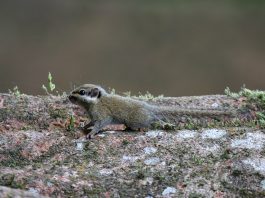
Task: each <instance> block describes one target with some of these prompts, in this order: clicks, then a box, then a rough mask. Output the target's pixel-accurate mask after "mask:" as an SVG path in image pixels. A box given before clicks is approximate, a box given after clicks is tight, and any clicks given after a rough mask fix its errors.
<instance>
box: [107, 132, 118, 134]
mask: <svg viewBox="0 0 265 198" xmlns="http://www.w3.org/2000/svg"><path fill="white" fill-rule="evenodd" d="M106 132H108V133H110V134H113V133H116V131H106Z"/></svg>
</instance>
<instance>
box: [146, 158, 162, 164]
mask: <svg viewBox="0 0 265 198" xmlns="http://www.w3.org/2000/svg"><path fill="white" fill-rule="evenodd" d="M159 162H160V159H159V158H158V157H151V158H148V159H146V160H144V163H145V165H152V166H154V165H157V164H158V163H159Z"/></svg>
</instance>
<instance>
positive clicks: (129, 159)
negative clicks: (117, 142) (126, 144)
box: [122, 155, 139, 163]
mask: <svg viewBox="0 0 265 198" xmlns="http://www.w3.org/2000/svg"><path fill="white" fill-rule="evenodd" d="M138 159H139V157H137V156H128V155H124V156H122V161H123V162H124V163H133V162H135V161H136V160H138Z"/></svg>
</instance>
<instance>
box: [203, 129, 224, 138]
mask: <svg viewBox="0 0 265 198" xmlns="http://www.w3.org/2000/svg"><path fill="white" fill-rule="evenodd" d="M226 134H227V132H226V131H225V130H221V129H207V130H204V131H203V132H202V134H201V137H202V139H220V138H222V137H224V136H225V135H226Z"/></svg>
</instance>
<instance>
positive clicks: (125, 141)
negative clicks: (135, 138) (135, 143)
mask: <svg viewBox="0 0 265 198" xmlns="http://www.w3.org/2000/svg"><path fill="white" fill-rule="evenodd" d="M128 144H130V141H128V140H126V139H124V140H122V145H124V146H126V145H128Z"/></svg>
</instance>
